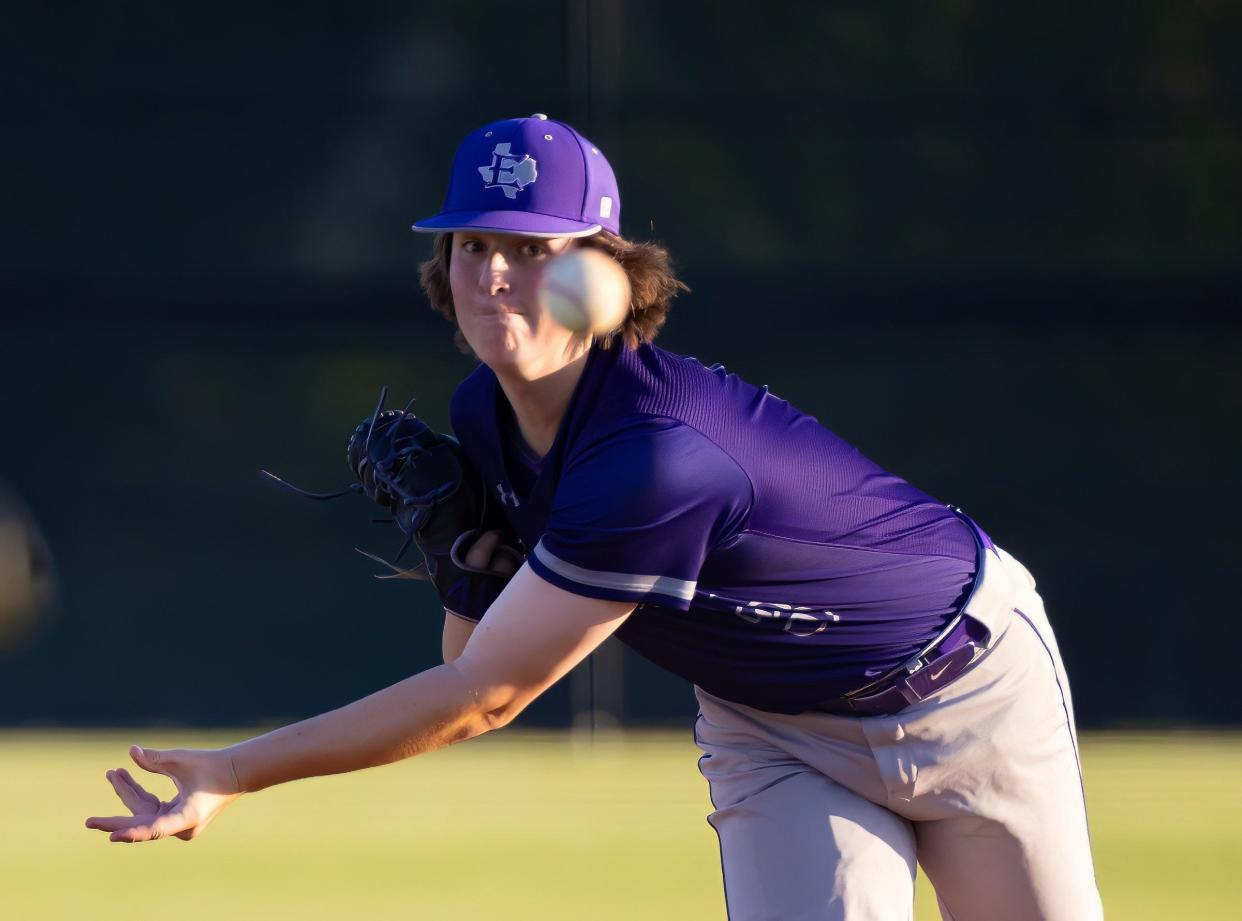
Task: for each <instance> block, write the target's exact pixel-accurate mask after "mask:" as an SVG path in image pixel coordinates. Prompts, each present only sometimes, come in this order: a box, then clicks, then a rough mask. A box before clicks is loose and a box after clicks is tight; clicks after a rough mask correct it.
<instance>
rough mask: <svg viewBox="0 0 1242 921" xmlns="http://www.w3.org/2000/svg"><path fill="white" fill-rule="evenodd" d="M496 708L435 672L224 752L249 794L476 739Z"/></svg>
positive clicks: (456, 676) (456, 677)
mask: <svg viewBox="0 0 1242 921" xmlns="http://www.w3.org/2000/svg"><path fill="white" fill-rule="evenodd" d="M489 697H490V698H491V699H490V700H489V699H487V698H489ZM503 703H504V700H501V699H498V698H497V695H496V694H495V693H488V692H484V691H481V690H479V689H478V688H477V686H476V685H474V684H473V683H472V682H470V681H469V680H467V678H466V677H465V675H463V673H462V672H461V671H460V670H459V669H458V668H457V667H455V666H454V665H451V664H450V665H440V666H437V667H436V668H432V669H429V670H428V671H425V672H421V673H419V674H417V675H414V676H412V677H410V678H406V679H405V680H404V681H400V682H398V683H397V684H394V685H392V686H391V687H387V688H384V689H383V690H382V691H376V692H375V693H374V694H371V695H369V696H367V697H364V698H362V699H361V700H358V701H355V702H353V703H351V704H348V705H347V706H344V707H341V708H339V709H337V710H332V711H330V712H328V713H323V714H320V715H319V716H315V717H311V718H310V719H307V720H303V721H302V722H300V723H294V724H292V725H290V726H285V727H283V728H281V729H276V730H273V731H272V732H269V733H267V734H266V735H262V736H257V737H256V738H253V739H248V740H247V741H245V742H240V743H238V744H237V745H233V746H231V747H230V748H228V749H226V751H227V752H228V754H229V757H230V760H231V761H232V765H233V769H234V771H235V773H236V776H237V783H238V786H239V787H240V791H241V792H247V793H249V792H253V791H256V790H262V789H264V788H265V787H271V786H274V785H276V784H280V783H286V782H288V781H290V780H298V779H300V778H303V777H317V776H320V775H323V774H341V773H345V772H347V771H357V770H361V769H362V768H367V767H374V766H376V765H380V764H389V763H391V762H393V761H400V760H402V759H404V758H409V757H412V756H414V755H418V754H421V753H423V752H428V751H434V750H435V749H437V748H443V747H445V746H447V745H451V744H453V743H454V742H459V741H462V740H463V739H468V738H471V737H473V736H476V735H481V734H482V733H484V732H486V731H487V730H488V729H491V728H494V727H495V726H496V725H498V723H499V722H500V720H499V717H498V714H499V713H501V712H502V711H503V709H504V707H503Z"/></svg>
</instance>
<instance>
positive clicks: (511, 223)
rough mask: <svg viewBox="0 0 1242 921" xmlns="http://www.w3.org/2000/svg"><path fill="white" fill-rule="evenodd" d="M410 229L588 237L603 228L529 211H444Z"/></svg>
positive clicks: (440, 231) (597, 225)
mask: <svg viewBox="0 0 1242 921" xmlns="http://www.w3.org/2000/svg"><path fill="white" fill-rule="evenodd" d="M410 229H411V230H414V231H417V232H418V233H444V232H447V231H451V230H485V231H490V232H492V233H515V234H521V235H522V236H526V237H589V236H591V234H595V233H599V232H600V231H601V230H603V226H602V225H600V224H588V223H586V222H585V221H571V220H569V219H568V218H563V217H553V216H552V215H550V214H537V213H535V212H532V211H448V212H445V213H444V214H437V215H436V216H435V217H429V218H427V219H426V220H422V221H418V222H416V223H415V224H413V225H411V227H410Z"/></svg>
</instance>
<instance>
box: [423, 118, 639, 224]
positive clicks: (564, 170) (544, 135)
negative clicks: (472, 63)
mask: <svg viewBox="0 0 1242 921" xmlns="http://www.w3.org/2000/svg"><path fill="white" fill-rule="evenodd" d="M412 229H414V230H417V231H419V232H422V233H438V232H441V231H449V230H487V231H491V232H492V233H517V234H525V235H526V236H531V237H587V236H590V235H591V234H593V233H599V231H600V230H601V229H603V230H609V231H612V232H613V233H615V234H620V233H621V196H620V194H619V193H618V191H617V177H616V176H615V175H613V172H612V167H611V166H609V165H608V161H607V160H606V159H604V155H603V154H602V153H600V151H599V148H598V147H596V146H595V145H594V144H592V143H591V142H590V141H588V140H587V139H586V138H584V137H583V136H582V135H580V134H579V133H578V132H577V131H575V130H574V129H573V128H571V127H570V126H569V125H567V124H565V123H564V122H558V121H555V120H554V119H550V118H548V116H546V115H542V114H539V113H536V114H535V115H532V116H531V117H530V118H510V119H506V120H505V121H499V122H492V123H491V124H490V125H484V126H483V127H482V128H479V129H478V130H476V131H473V132H471V133H470V134H468V135H467V136H466V139H465V140H464V141H462V142H461V146H460V147H458V148H457V155H456V156H455V157H454V158H453V175H452V178H451V179H450V180H449V188H448V195H446V196H445V198H444V207H443V208H441V209H440V213H439V214H437V215H435V216H434V217H429V218H426V219H425V220H421V221H418V222H417V223H416V224H414V226H413V228H412Z"/></svg>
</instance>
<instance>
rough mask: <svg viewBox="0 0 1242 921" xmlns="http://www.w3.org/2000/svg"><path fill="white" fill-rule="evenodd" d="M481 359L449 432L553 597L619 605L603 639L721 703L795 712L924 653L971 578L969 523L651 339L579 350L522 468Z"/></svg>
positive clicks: (765, 400) (776, 402) (793, 414)
mask: <svg viewBox="0 0 1242 921" xmlns="http://www.w3.org/2000/svg"><path fill="white" fill-rule="evenodd" d="M506 412H507V403H506V401H505V398H504V394H503V392H502V391H501V390H500V387H499V385H498V383H497V381H496V378H495V375H494V374H493V373H492V372H491V370H490V369H489V368H487V367H486V366H480V368H479V369H477V370H476V371H475V372H474V373H473V374H471V375H470V377H468V378H467V379H466V380H465V381H464V382H463V383H462V384H461V386H460V387H459V388H458V390H457V392H456V394H455V395H454V398H453V403H452V418H453V427H454V430H455V431H456V433H457V435H458V437H459V438H460V440H461V444H462V447H463V448H464V449H465V451H466V453H467V455H468V456H469V457H470V459H471V461H472V462H473V463H474V464H475V466H476V467H477V468H478V469H479V470H480V471H481V472H482V474H483V476H484V477H485V478H486V480H487V482H488V484H489V488H491V489H492V490H493V491H494V493H496V494H498V495H499V496H500V497H501V501H502V503H503V506H504V511H505V514H506V516H507V517H508V519H509V521H510V522H511V524H512V525H513V527H514V528H515V529H516V530H517V532H518V534H519V535H520V536H521V538H522V540H523V543H524V544H525V545H526V546H527V548H528V549H529V550H531V554H530V556H529V557H528V564H529V565H530V566H531V568H532V569H533V570H534V571H535V572H537V573H538V574H539V575H540V576H542V577H543V578H545V579H547V580H548V581H550V582H552V583H553V584H555V585H558V586H560V587H562V588H564V589H566V590H567V591H571V592H575V593H577V594H582V595H586V596H589V597H596V598H610V599H618V600H632V601H635V602H638V603H639V605H640V606H639V608H638V610H637V611H636V612H635V613H634V615H632V616H631V617H630V618H629V620H627V621H626V623H625V624H624V625H622V627H621V629H620V631H619V632H618V634H617V635H618V637H619V638H620V639H622V640H623V641H624V642H626V643H627V644H629V645H630V646H631V647H633V648H634V649H636V650H637V651H638V652H640V653H642V654H643V655H644V656H646V657H647V658H649V659H651V660H652V661H654V662H656V663H657V664H659V665H662V666H664V667H666V668H668V669H669V670H670V671H673V672H674V673H676V674H678V675H681V676H682V677H685V678H687V679H688V680H690V681H692V682H694V683H695V684H698V685H699V686H700V687H702V688H704V689H705V690H707V691H708V692H709V693H712V694H715V695H717V696H720V697H724V698H726V699H729V700H734V701H738V702H740V703H745V704H749V705H751V706H756V707H762V708H764V709H768V710H777V711H781V712H800V711H801V710H804V709H807V708H809V707H811V706H814V705H815V704H817V703H819V702H822V701H824V700H827V699H830V698H833V697H838V696H840V695H841V694H843V693H844V692H846V691H849V690H853V689H855V688H858V687H861V686H863V685H866V684H868V683H870V682H872V681H874V680H875V678H876V676H878V675H881V674H883V673H884V672H886V671H889V670H891V669H892V668H894V667H896V666H897V665H898V664H900V663H901V662H904V661H906V660H907V659H909V658H910V657H911V656H913V655H915V654H916V653H917V652H919V650H921V649H923V648H924V647H925V646H926V645H927V644H928V643H929V642H930V641H931V640H932V639H933V638H934V637H935V636H936V635H937V634H938V633H940V632H941V630H943V628H944V627H945V625H946V624H947V623H948V622H949V620H950V619H951V618H952V617H953V615H954V614H955V613H956V612H957V610H958V609H959V608H960V606H961V604H962V603H963V602H964V599H965V597H966V595H967V592H968V589H969V588H970V586H971V585H972V583H973V576H974V573H975V567H976V543H975V535H974V534H973V533H972V530H971V526H970V525H969V524H967V522H966V521H965V520H964V519H963V518H962V517H960V516H959V515H957V514H955V513H954V512H953V511H952V510H950V509H949V508H946V507H945V506H944V505H943V504H941V503H939V502H937V501H936V500H934V499H932V498H931V497H930V496H928V495H927V494H926V493H923V492H921V491H920V490H918V489H916V488H914V487H913V486H911V485H909V484H908V483H906V482H905V481H903V480H901V479H900V478H898V477H896V476H894V475H892V474H890V473H887V472H885V471H884V470H882V469H880V468H879V467H877V466H876V465H875V464H874V463H872V462H871V461H869V460H867V458H865V457H864V456H863V455H862V454H861V453H860V452H859V451H858V450H857V449H856V448H854V447H852V446H851V445H849V444H847V443H846V442H844V441H842V440H841V439H840V438H838V437H837V436H835V435H834V434H833V433H832V432H830V431H828V430H827V429H826V428H824V427H823V426H822V425H820V424H819V423H818V422H817V421H816V420H815V419H814V418H812V417H810V416H808V415H806V414H805V413H802V412H800V411H798V410H797V409H795V408H794V407H793V406H791V405H790V404H789V403H787V402H786V401H784V400H781V399H779V398H778V397H776V396H774V395H772V394H771V393H769V392H768V391H767V389H766V388H760V387H754V386H752V385H751V384H748V383H746V382H745V381H743V380H741V379H740V378H738V377H737V376H736V375H732V374H728V373H727V372H725V370H724V369H723V368H721V367H719V366H716V367H713V368H711V369H708V368H705V367H704V366H703V365H702V364H700V363H699V362H698V361H697V360H696V359H694V358H690V357H687V356H682V355H676V354H674V353H671V352H667V351H665V350H663V349H660V348H659V347H657V346H654V345H643V346H640V347H639V348H638V349H636V350H630V349H627V348H624V347H621V346H617V347H614V348H612V349H609V350H607V351H605V350H601V349H599V348H598V347H597V348H595V349H593V350H592V352H591V354H590V356H589V358H588V360H587V363H586V367H585V369H584V371H583V374H582V377H581V379H580V381H579V383H578V386H577V389H576V390H575V393H574V396H573V399H572V400H571V402H570V405H569V408H568V411H567V412H566V415H565V419H564V420H563V422H562V424H561V429H560V431H559V432H558V434H557V437H556V440H555V442H554V443H553V446H552V449H551V451H550V452H549V453H548V455H547V456H546V457H544V458H543V460H542V462H541V464H540V466H539V469H538V470H535V469H533V468H530V469H528V470H527V471H526V476H525V477H524V476H523V473H522V471H519V470H517V469H515V467H516V466H517V465H516V464H515V461H514V459H513V454H512V452H511V451H510V452H508V455H507V456H506V450H505V448H504V442H503V439H502V438H501V436H500V431H501V424H502V421H503V420H504V419H505V418H506V417H505V413H506Z"/></svg>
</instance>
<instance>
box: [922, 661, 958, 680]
mask: <svg viewBox="0 0 1242 921" xmlns="http://www.w3.org/2000/svg"><path fill="white" fill-rule="evenodd" d="M952 664H953V663H952V662H946V663H945V664H944V665H942V666H940V671H938V672H934V673H929V674H928V676H927V680H928V681H935V680H936V679H937V678H939V677H940V676H941V675H943V674H944V672H945V669H947V668H948V667H949V666H950V665H952Z"/></svg>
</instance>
